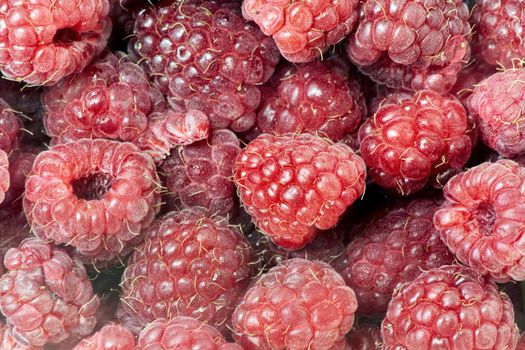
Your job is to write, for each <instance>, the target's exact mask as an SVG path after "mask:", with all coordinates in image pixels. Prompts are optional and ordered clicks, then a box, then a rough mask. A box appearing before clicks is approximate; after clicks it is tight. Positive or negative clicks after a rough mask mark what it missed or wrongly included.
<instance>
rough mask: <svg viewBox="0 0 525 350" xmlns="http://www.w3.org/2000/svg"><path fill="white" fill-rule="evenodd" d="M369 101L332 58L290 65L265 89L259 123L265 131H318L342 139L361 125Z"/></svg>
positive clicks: (283, 132)
mask: <svg viewBox="0 0 525 350" xmlns="http://www.w3.org/2000/svg"><path fill="white" fill-rule="evenodd" d="M365 116H366V104H365V101H364V98H363V95H362V94H361V90H360V87H359V84H358V83H357V81H355V80H353V79H350V78H349V77H348V72H347V71H346V72H344V71H343V72H341V71H339V70H338V68H337V67H334V66H333V65H332V63H331V62H330V60H328V61H325V62H320V61H314V62H311V63H307V64H304V65H300V66H295V65H288V66H286V67H285V68H284V69H282V70H281V71H280V72H279V73H278V74H277V75H275V76H274V77H273V78H272V83H269V84H268V86H267V87H266V88H264V89H263V98H262V103H261V106H260V107H259V110H258V112H257V126H258V127H259V128H260V129H261V131H262V132H265V133H273V134H286V133H302V132H305V131H306V132H314V133H318V134H319V135H322V136H326V137H328V138H330V139H332V140H333V141H339V140H341V139H342V138H343V137H345V136H346V135H348V134H350V133H351V132H352V131H354V130H355V129H357V127H358V126H359V124H360V122H361V120H362V119H363V118H364V117H365Z"/></svg>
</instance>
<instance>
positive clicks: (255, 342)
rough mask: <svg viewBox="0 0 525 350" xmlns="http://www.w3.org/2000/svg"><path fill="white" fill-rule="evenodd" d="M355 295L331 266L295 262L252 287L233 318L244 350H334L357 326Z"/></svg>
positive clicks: (294, 260)
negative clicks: (355, 321)
mask: <svg viewBox="0 0 525 350" xmlns="http://www.w3.org/2000/svg"><path fill="white" fill-rule="evenodd" d="M356 308H357V301H356V299H355V294H354V292H353V291H352V289H350V288H349V287H347V286H345V284H344V281H343V279H342V278H341V276H339V275H338V274H337V273H336V272H335V270H334V269H332V268H331V267H330V265H328V264H326V263H323V262H312V261H308V260H304V259H291V260H287V261H285V262H284V263H282V264H280V265H278V266H276V267H274V268H272V269H271V270H270V271H269V272H267V273H266V274H264V275H262V276H261V277H259V278H258V279H257V281H255V283H254V284H253V285H252V286H251V287H250V289H248V291H247V292H246V294H245V295H244V297H243V299H242V301H241V302H240V303H239V305H238V306H237V308H236V309H235V312H234V313H233V316H232V323H233V336H234V338H235V339H236V340H237V342H238V343H239V344H241V345H242V346H243V348H244V349H245V350H252V349H260V350H269V349H272V350H279V349H312V350H319V349H325V350H326V349H329V348H330V347H331V346H332V345H334V343H336V342H338V341H340V340H341V339H343V338H344V336H345V334H346V333H347V332H348V331H349V330H350V328H352V324H353V322H354V312H355V310H356Z"/></svg>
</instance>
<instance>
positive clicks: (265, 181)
mask: <svg viewBox="0 0 525 350" xmlns="http://www.w3.org/2000/svg"><path fill="white" fill-rule="evenodd" d="M234 174H235V183H236V185H237V189H238V192H239V197H240V199H241V201H242V204H243V205H244V207H245V208H246V210H247V211H248V212H249V213H250V214H251V215H252V218H253V220H254V222H255V224H256V225H257V226H258V228H259V229H260V230H261V231H262V232H263V233H264V234H266V235H268V236H269V237H270V238H271V240H272V241H273V242H274V243H275V244H277V245H279V246H281V247H283V248H285V249H289V250H296V249H300V248H302V247H303V246H304V245H306V244H308V243H310V242H311V241H312V240H313V239H314V238H315V237H316V235H317V234H318V233H319V231H320V230H327V229H330V228H332V227H333V226H335V225H336V224H337V222H338V220H339V218H340V217H341V216H342V215H343V213H344V212H345V211H346V209H347V208H348V207H349V206H350V205H351V204H352V203H353V202H355V201H356V200H357V199H358V198H359V197H360V196H361V195H362V194H363V192H364V189H365V178H366V169H365V165H364V163H363V161H362V160H361V158H359V157H358V156H357V155H356V154H355V153H354V151H352V149H351V148H350V147H348V146H346V145H344V144H341V143H336V144H334V143H332V142H331V141H330V140H326V139H322V138H320V137H318V136H315V135H310V134H286V135H279V136H274V135H270V134H262V135H261V136H259V137H258V138H256V139H255V140H253V141H252V142H250V143H249V144H248V145H247V146H246V148H244V149H243V150H242V151H241V153H239V156H238V157H237V163H236V166H235V170H234Z"/></svg>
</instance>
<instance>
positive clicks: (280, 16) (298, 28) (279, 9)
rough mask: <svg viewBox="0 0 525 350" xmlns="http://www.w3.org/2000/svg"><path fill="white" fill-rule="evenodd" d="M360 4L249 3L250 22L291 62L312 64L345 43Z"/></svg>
mask: <svg viewBox="0 0 525 350" xmlns="http://www.w3.org/2000/svg"><path fill="white" fill-rule="evenodd" d="M358 4H359V1H357V0H345V1H337V0H316V1H307V2H294V1H290V0H284V1H283V0H282V1H278V0H245V1H243V4H242V11H243V15H244V17H245V18H246V19H248V20H251V21H255V23H257V25H258V26H259V27H260V28H261V30H262V32H263V33H264V34H266V35H271V36H272V37H273V39H274V40H275V43H276V44H277V47H278V48H279V51H281V54H282V55H283V56H284V58H286V59H287V60H288V61H290V62H309V61H312V60H314V59H315V58H316V57H317V56H322V54H323V52H324V51H326V50H327V49H328V48H329V47H330V46H333V45H336V44H337V43H339V42H340V41H342V40H343V39H344V38H345V37H346V36H347V35H348V34H349V33H350V32H351V31H352V29H353V28H354V25H355V23H356V20H357V17H358Z"/></svg>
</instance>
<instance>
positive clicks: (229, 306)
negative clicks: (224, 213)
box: [121, 207, 254, 327]
mask: <svg viewBox="0 0 525 350" xmlns="http://www.w3.org/2000/svg"><path fill="white" fill-rule="evenodd" d="M253 260H254V259H253V251H252V249H251V247H250V245H249V243H248V242H247V241H246V239H245V238H244V236H243V235H242V234H241V233H240V232H239V231H238V230H237V229H236V228H235V227H233V226H229V225H228V223H227V219H225V218H222V217H219V216H210V215H209V213H208V212H207V211H206V210H204V209H202V208H198V207H196V208H193V209H186V210H183V211H180V212H171V213H168V214H166V215H165V216H164V217H163V218H162V219H160V220H159V221H156V222H155V224H154V225H153V226H152V228H151V229H150V231H149V232H148V235H147V237H146V241H145V242H144V243H143V244H142V245H141V246H139V247H137V248H136V249H135V253H134V254H133V256H132V259H131V261H130V262H129V264H128V266H127V268H126V270H125V271H124V275H123V276H122V282H121V286H122V297H121V299H122V308H123V309H124V312H125V313H127V314H128V315H130V316H131V317H132V318H134V319H135V320H133V321H136V322H138V324H141V325H142V326H144V325H145V324H146V323H148V322H152V321H154V320H156V319H157V318H170V317H173V316H191V317H194V318H197V319H199V320H201V321H203V322H206V323H208V324H211V325H213V326H220V327H225V323H227V321H228V319H229V317H230V315H231V313H232V311H233V308H234V306H235V303H236V301H237V298H238V297H239V295H240V294H241V293H242V292H244V290H245V288H246V286H247V283H248V282H249V279H250V278H251V276H252V272H253V271H252V269H253Z"/></svg>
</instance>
